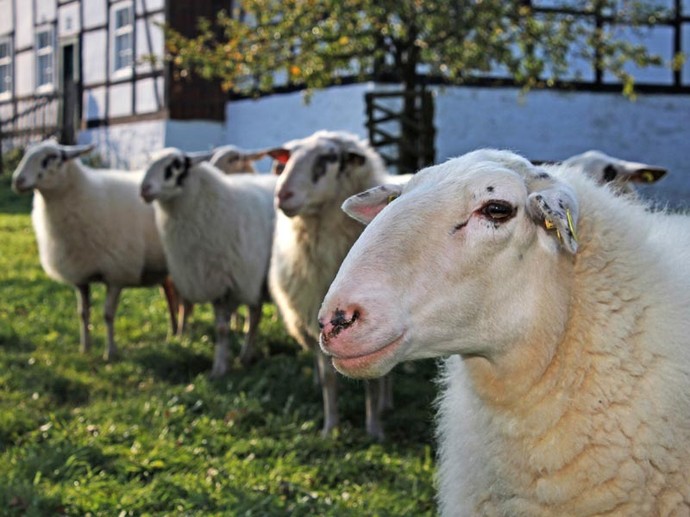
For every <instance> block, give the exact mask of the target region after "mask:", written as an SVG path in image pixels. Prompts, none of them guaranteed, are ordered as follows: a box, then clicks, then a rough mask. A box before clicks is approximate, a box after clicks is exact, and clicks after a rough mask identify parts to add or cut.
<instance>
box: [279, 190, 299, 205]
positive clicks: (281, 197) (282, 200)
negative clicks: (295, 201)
mask: <svg viewBox="0 0 690 517" xmlns="http://www.w3.org/2000/svg"><path fill="white" fill-rule="evenodd" d="M294 195H295V193H294V192H292V191H291V190H288V191H285V192H283V191H282V190H281V191H280V192H278V203H285V201H287V200H288V199H290V198H291V197H294Z"/></svg>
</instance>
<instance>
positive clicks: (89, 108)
mask: <svg viewBox="0 0 690 517" xmlns="http://www.w3.org/2000/svg"><path fill="white" fill-rule="evenodd" d="M105 92H106V89H105V87H104V86H101V87H99V88H88V89H86V90H84V95H83V102H82V114H83V118H84V120H98V119H103V118H105Z"/></svg>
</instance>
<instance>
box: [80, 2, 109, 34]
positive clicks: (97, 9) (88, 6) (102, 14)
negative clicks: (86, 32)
mask: <svg viewBox="0 0 690 517" xmlns="http://www.w3.org/2000/svg"><path fill="white" fill-rule="evenodd" d="M82 5H83V9H84V28H86V29H90V28H92V27H99V26H101V25H105V23H106V21H107V13H108V2H107V0H85V1H83V2H82Z"/></svg>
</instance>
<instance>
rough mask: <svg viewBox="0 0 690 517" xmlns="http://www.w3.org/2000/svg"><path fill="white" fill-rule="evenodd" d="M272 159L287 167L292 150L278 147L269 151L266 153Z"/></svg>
mask: <svg viewBox="0 0 690 517" xmlns="http://www.w3.org/2000/svg"><path fill="white" fill-rule="evenodd" d="M266 154H268V155H269V156H270V157H271V158H273V159H274V160H276V161H277V162H278V163H280V164H281V165H285V164H286V163H287V161H288V160H289V159H290V149H284V148H282V147H276V148H275V149H269V150H268V151H266Z"/></svg>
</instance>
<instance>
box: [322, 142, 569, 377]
mask: <svg viewBox="0 0 690 517" xmlns="http://www.w3.org/2000/svg"><path fill="white" fill-rule="evenodd" d="M344 208H345V210H346V211H347V212H348V213H349V214H350V215H352V216H354V217H356V218H357V219H358V220H360V221H363V222H365V223H366V222H370V224H369V225H368V226H367V228H366V229H365V230H364V232H363V233H362V235H361V237H360V238H359V240H358V241H357V242H356V243H355V244H354V246H353V247H352V249H351V250H350V252H349V254H348V256H347V257H346V258H345V260H344V262H343V264H342V266H341V268H340V271H339V272H338V275H337V276H336V278H335V280H334V281H333V283H332V285H331V287H330V289H329V291H328V294H327V295H326V298H325V300H324V302H323V305H322V308H321V311H320V313H319V322H320V325H321V328H322V333H321V346H322V349H323V350H324V352H325V353H327V354H330V355H332V357H333V364H334V365H335V367H336V368H337V369H338V370H339V371H341V372H342V373H344V374H346V375H350V376H354V377H374V376H380V375H383V374H385V373H387V372H388V371H389V370H390V369H391V368H393V366H395V364H397V363H398V362H400V361H404V360H409V359H419V358H425V357H438V356H444V355H448V354H461V355H464V356H468V357H470V356H480V357H485V358H488V359H489V360H492V358H494V357H496V356H498V355H501V354H503V353H505V352H506V351H507V350H509V349H510V348H511V347H512V346H513V345H514V343H516V342H517V341H519V340H520V339H522V338H524V337H525V336H527V335H529V334H530V333H531V332H533V331H534V329H535V328H540V327H539V325H538V324H536V326H535V322H538V321H542V320H543V318H545V317H547V316H545V315H548V323H547V324H546V325H545V328H548V329H549V332H554V333H558V332H559V331H562V329H563V327H564V326H565V324H566V311H567V309H566V307H567V305H568V299H569V298H568V296H569V279H570V275H569V270H570V269H572V267H573V255H574V254H575V253H576V251H577V243H576V241H575V229H576V226H577V219H578V204H577V199H576V196H575V194H574V192H573V190H572V189H571V188H570V187H569V186H568V185H567V184H565V183H563V182H561V181H560V180H558V179H556V178H554V177H551V176H549V175H547V174H545V173H543V172H542V171H540V170H539V169H537V168H536V167H534V166H532V165H531V164H529V162H527V161H526V160H524V159H523V158H522V157H519V156H517V155H514V154H512V153H508V152H505V151H495V150H481V151H476V152H474V153H469V154H467V155H464V156H462V157H460V158H456V159H454V160H450V161H448V162H446V163H444V164H441V165H437V166H434V167H430V168H428V169H424V170H422V171H420V172H419V173H417V174H416V175H415V176H414V177H413V178H412V179H410V180H409V182H408V183H407V184H405V185H404V186H400V185H386V186H383V187H377V188H374V189H371V190H369V191H367V192H365V193H363V194H360V195H358V196H354V197H352V198H350V199H348V200H347V201H346V203H345V205H344Z"/></svg>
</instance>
